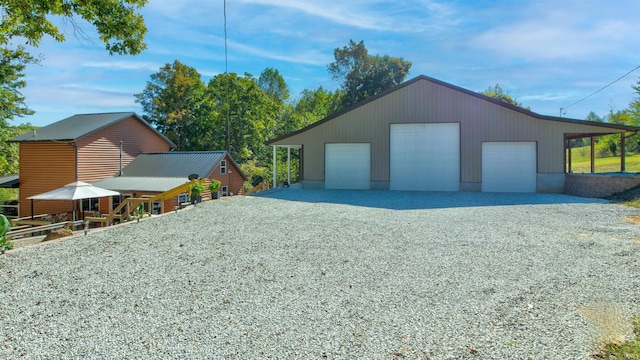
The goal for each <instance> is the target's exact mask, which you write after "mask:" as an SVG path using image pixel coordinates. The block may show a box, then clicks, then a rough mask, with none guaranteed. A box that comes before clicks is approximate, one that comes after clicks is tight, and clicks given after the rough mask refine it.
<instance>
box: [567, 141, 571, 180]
mask: <svg viewBox="0 0 640 360" xmlns="http://www.w3.org/2000/svg"><path fill="white" fill-rule="evenodd" d="M567 142H568V143H569V145H568V146H567V148H568V149H569V156H568V159H569V168H568V169H567V172H568V173H569V174H571V173H572V171H571V139H570V138H569V139H567Z"/></svg>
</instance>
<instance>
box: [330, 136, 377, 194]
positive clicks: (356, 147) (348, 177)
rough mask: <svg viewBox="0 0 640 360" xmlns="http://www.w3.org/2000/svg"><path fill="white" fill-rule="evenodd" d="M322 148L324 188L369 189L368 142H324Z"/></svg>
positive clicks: (369, 153)
mask: <svg viewBox="0 0 640 360" xmlns="http://www.w3.org/2000/svg"><path fill="white" fill-rule="evenodd" d="M324 149H325V150H324V151H325V152H324V154H325V159H324V164H325V165H324V187H325V188H326V189H369V187H370V186H371V145H370V144H326V145H325V148H324Z"/></svg>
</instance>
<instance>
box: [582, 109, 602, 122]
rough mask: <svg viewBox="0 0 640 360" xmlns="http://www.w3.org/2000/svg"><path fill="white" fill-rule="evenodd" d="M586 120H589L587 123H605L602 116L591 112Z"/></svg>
mask: <svg viewBox="0 0 640 360" xmlns="http://www.w3.org/2000/svg"><path fill="white" fill-rule="evenodd" d="M585 120H587V121H595V122H604V119H603V118H602V117H601V116H598V114H596V113H595V112H593V111H590V112H589V114H588V115H587V117H586V118H585Z"/></svg>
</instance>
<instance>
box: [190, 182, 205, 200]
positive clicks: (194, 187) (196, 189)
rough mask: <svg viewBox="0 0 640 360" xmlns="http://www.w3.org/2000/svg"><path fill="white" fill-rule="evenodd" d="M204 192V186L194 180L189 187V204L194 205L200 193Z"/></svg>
mask: <svg viewBox="0 0 640 360" xmlns="http://www.w3.org/2000/svg"><path fill="white" fill-rule="evenodd" d="M203 191H204V185H202V183H201V182H200V181H199V180H196V181H194V182H193V184H191V186H189V196H190V197H191V202H192V203H194V202H195V201H196V200H197V199H198V197H200V195H202V192H203Z"/></svg>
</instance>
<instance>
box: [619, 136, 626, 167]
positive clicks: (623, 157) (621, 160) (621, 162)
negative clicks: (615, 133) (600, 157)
mask: <svg viewBox="0 0 640 360" xmlns="http://www.w3.org/2000/svg"><path fill="white" fill-rule="evenodd" d="M620 147H622V149H620V172H625V170H626V165H625V162H626V161H625V152H624V133H620Z"/></svg>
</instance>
